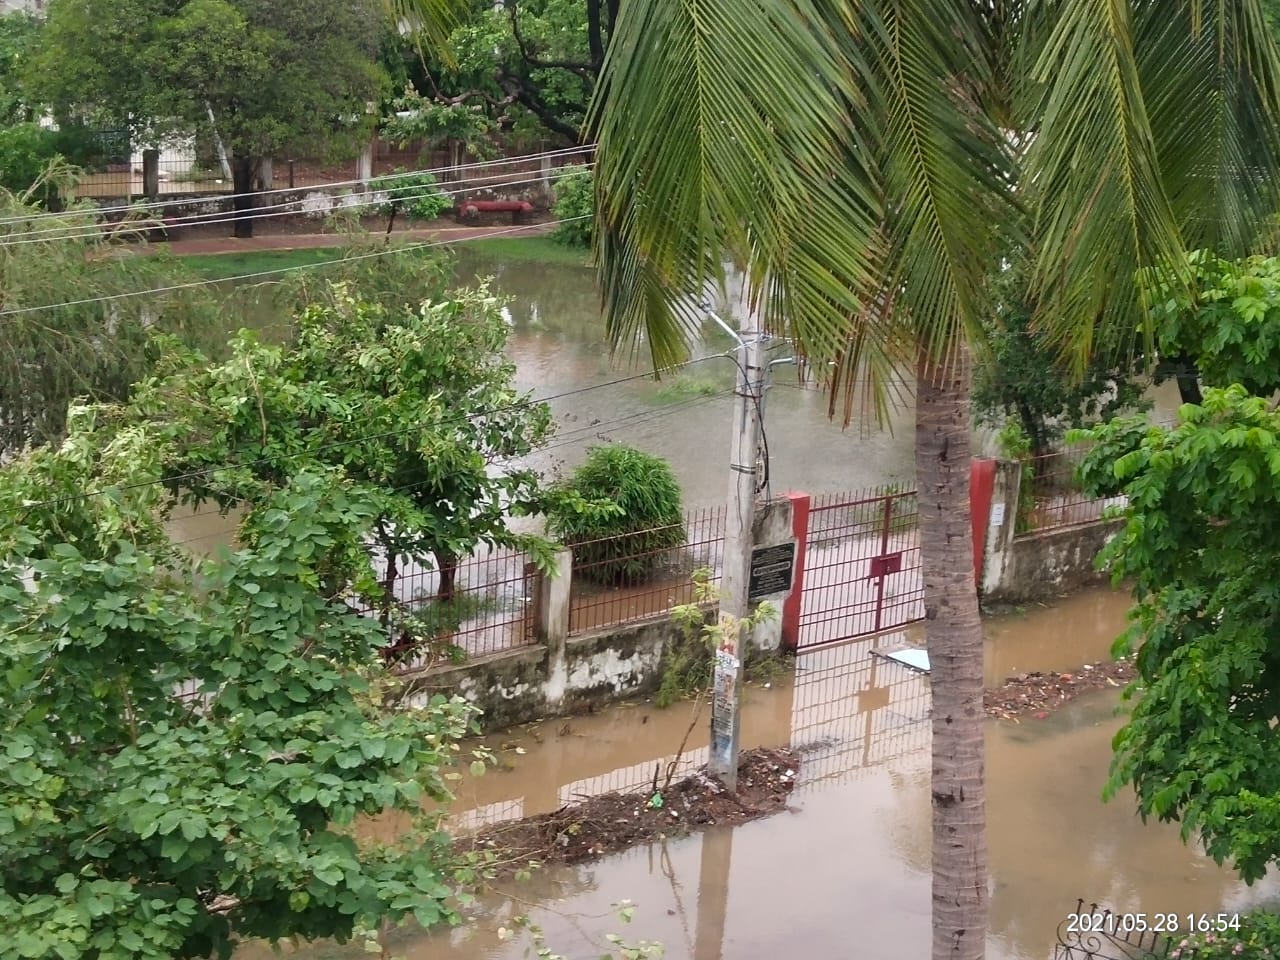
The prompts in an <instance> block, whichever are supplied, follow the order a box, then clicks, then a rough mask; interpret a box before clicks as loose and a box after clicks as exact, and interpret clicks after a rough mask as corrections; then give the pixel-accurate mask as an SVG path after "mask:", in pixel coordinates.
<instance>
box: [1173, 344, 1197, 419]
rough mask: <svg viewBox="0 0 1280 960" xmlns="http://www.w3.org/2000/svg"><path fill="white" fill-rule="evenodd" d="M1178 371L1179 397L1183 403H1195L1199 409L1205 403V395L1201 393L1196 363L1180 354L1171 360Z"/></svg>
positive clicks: (1185, 355)
mask: <svg viewBox="0 0 1280 960" xmlns="http://www.w3.org/2000/svg"><path fill="white" fill-rule="evenodd" d="M1171 362H1172V363H1173V365H1174V367H1175V368H1176V369H1177V371H1178V374H1177V377H1176V379H1177V381H1178V396H1179V397H1180V398H1181V399H1182V402H1183V403H1194V404H1195V405H1196V406H1197V407H1198V406H1200V404H1202V403H1204V395H1203V394H1202V393H1201V392H1200V371H1199V370H1197V369H1196V363H1195V361H1194V360H1192V359H1191V357H1189V356H1188V355H1187V354H1185V353H1180V354H1178V356H1176V357H1172V358H1171Z"/></svg>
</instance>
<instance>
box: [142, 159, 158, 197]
mask: <svg viewBox="0 0 1280 960" xmlns="http://www.w3.org/2000/svg"><path fill="white" fill-rule="evenodd" d="M142 195H143V196H144V197H146V198H147V199H148V200H157V199H159V197H160V151H159V150H156V149H154V148H152V149H148V150H143V151H142Z"/></svg>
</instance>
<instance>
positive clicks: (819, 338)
mask: <svg viewBox="0 0 1280 960" xmlns="http://www.w3.org/2000/svg"><path fill="white" fill-rule="evenodd" d="M1262 2H1264V0H846V2H843V3H834V2H830V0H629V2H628V3H624V4H622V5H621V10H620V14H619V17H618V20H617V23H616V26H615V30H614V33H613V35H612V37H611V38H610V49H609V53H608V59H607V63H606V67H605V71H604V75H603V77H602V78H601V83H600V86H599V88H598V92H597V98H596V102H595V105H594V110H593V116H592V118H591V119H592V123H591V127H592V131H593V134H594V139H595V140H596V142H597V147H598V150H597V156H596V178H597V224H596V237H595V244H596V249H595V254H596V258H597V261H598V265H599V274H600V279H601V286H602V293H603V296H604V304H605V308H606V315H607V322H608V329H609V333H610V335H611V337H612V338H613V340H614V341H615V343H618V344H625V343H632V344H637V343H641V342H643V343H645V344H646V345H647V347H648V349H649V351H650V353H651V355H652V359H653V362H654V364H655V367H659V368H660V367H663V366H665V365H666V364H668V363H670V362H672V361H674V360H678V359H679V358H680V357H681V356H683V355H684V351H685V347H686V344H687V342H688V341H689V339H690V338H691V336H692V335H693V334H694V332H695V330H696V328H697V326H698V325H699V323H700V321H701V317H700V316H699V315H697V314H696V311H695V310H694V309H693V308H692V306H691V305H692V304H693V303H694V302H696V299H697V298H696V297H691V296H690V294H691V293H699V292H701V291H702V290H704V289H705V287H706V284H707V283H708V282H715V283H719V282H722V281H723V279H724V274H725V272H726V269H727V268H728V267H729V266H732V267H733V268H735V269H738V270H742V271H744V272H745V273H746V275H747V276H748V277H749V279H750V286H751V293H752V296H753V297H754V298H755V299H756V300H757V302H759V303H760V305H761V306H762V308H763V312H764V315H765V317H766V322H767V323H768V325H769V326H770V328H771V329H772V331H773V332H776V333H781V334H784V335H786V336H788V337H790V338H792V340H793V341H794V342H795V344H796V346H797V348H798V349H799V350H801V351H802V352H803V353H804V354H805V355H807V356H808V357H809V358H810V359H811V360H815V361H818V362H817V363H814V364H812V367H813V368H814V369H818V370H825V371H827V373H826V374H825V386H826V387H827V389H828V390H829V391H830V396H831V411H832V413H833V414H835V413H836V412H837V411H840V410H843V412H844V417H845V421H846V423H847V422H848V420H849V418H850V414H851V412H852V411H853V410H854V409H855V406H856V404H857V403H859V402H861V403H864V404H866V405H869V406H870V407H871V408H873V409H875V410H876V411H877V412H880V413H882V412H883V411H884V409H885V404H886V402H887V400H888V399H890V398H891V397H892V395H893V386H894V384H895V382H896V381H897V380H898V378H900V377H901V375H902V371H903V369H904V368H905V369H907V370H908V371H912V372H913V373H914V378H913V379H914V383H915V405H916V479H917V483H918V486H919V502H920V537H921V550H922V555H923V557H922V559H923V565H924V571H925V609H926V627H925V636H926V641H927V644H928V649H929V655H930V661H931V664H932V674H933V698H934V700H933V702H934V709H933V783H932V796H933V931H934V947H933V956H934V957H935V958H937V960H941V958H944V957H945V958H950V960H961V958H964V960H969V958H977V957H981V956H982V955H983V952H984V941H985V933H986V920H987V876H986V842H985V814H984V792H983V716H984V713H983V705H982V633H981V624H980V621H979V617H978V602H977V596H976V590H975V583H974V569H973V551H972V542H971V541H972V537H971V531H970V518H969V499H968V480H969V411H968V367H967V364H968V356H969V353H970V351H971V350H982V349H983V348H984V344H983V342H982V339H981V332H982V320H983V318H984V317H985V316H988V315H990V313H991V311H992V309H993V307H992V304H991V302H990V301H991V295H990V289H989V284H988V279H989V278H990V277H991V276H992V273H993V271H995V270H997V269H999V262H1000V251H1001V250H1002V249H1004V248H1005V246H1004V245H1006V244H1008V243H1010V242H1013V243H1016V244H1019V245H1020V246H1021V247H1022V248H1024V249H1026V250H1028V251H1029V254H1030V256H1031V257H1032V258H1033V263H1034V265H1035V266H1034V269H1033V270H1032V277H1031V281H1030V283H1031V288H1032V289H1031V290H1030V291H1028V296H1029V300H1030V301H1031V302H1034V303H1037V304H1038V305H1039V322H1041V323H1043V324H1045V325H1046V326H1047V327H1048V328H1049V329H1051V330H1053V331H1055V332H1056V333H1057V334H1058V335H1059V337H1060V340H1061V343H1062V346H1063V349H1064V350H1066V351H1068V352H1069V353H1070V354H1071V355H1073V356H1074V357H1075V358H1077V359H1078V360H1079V361H1080V362H1081V363H1083V361H1084V359H1085V358H1087V356H1088V354H1089V351H1090V348H1091V345H1092V342H1093V339H1094V336H1095V334H1097V333H1098V332H1099V331H1106V332H1111V331H1109V330H1108V329H1107V328H1114V330H1115V332H1117V333H1119V334H1124V335H1131V334H1132V333H1133V332H1134V331H1135V330H1136V329H1138V328H1139V327H1142V326H1145V324H1144V323H1143V320H1144V318H1145V316H1146V311H1145V309H1144V306H1145V305H1144V304H1143V303H1142V302H1141V300H1140V298H1139V293H1138V291H1137V289H1136V286H1135V284H1134V283H1133V277H1134V274H1135V273H1136V271H1137V270H1139V269H1140V268H1144V267H1150V268H1153V269H1162V270H1165V271H1167V272H1168V273H1169V282H1171V283H1174V284H1178V283H1187V282H1189V281H1188V280H1187V272H1186V271H1185V269H1184V264H1185V251H1186V250H1188V249H1194V248H1197V247H1202V246H1207V247H1213V248H1215V249H1216V250H1218V251H1219V252H1221V253H1223V254H1224V255H1228V256H1230V255H1235V254H1237V253H1241V252H1244V251H1246V250H1248V249H1249V248H1250V245H1251V244H1252V243H1253V242H1254V241H1255V240H1256V238H1257V236H1258V232H1259V230H1260V228H1261V226H1262V224H1263V223H1264V222H1265V221H1266V220H1267V218H1269V216H1270V215H1271V214H1273V213H1275V212H1276V211H1277V210H1280V159H1278V158H1280V135H1278V133H1277V120H1278V119H1280V60H1278V58H1277V51H1276V49H1275V46H1274V43H1273V41H1272V39H1271V37H1270V36H1269V34H1268V32H1267V30H1266V25H1265V22H1264V19H1263V12H1262V9H1261V6H1260V4H1261V3H1262ZM1265 2H1271V0H1265ZM387 3H388V4H389V5H391V7H392V8H394V9H396V10H397V11H399V12H400V13H401V14H405V13H411V14H412V17H413V18H414V19H416V20H417V22H419V23H420V24H422V25H423V26H424V27H426V28H428V30H427V33H428V36H429V37H430V38H432V39H433V40H435V41H439V40H440V38H442V37H444V36H445V35H446V33H447V30H446V29H445V26H446V25H449V24H451V23H453V22H456V20H455V19H454V18H455V16H456V15H457V14H458V12H459V11H460V10H461V9H462V4H461V2H460V0H387ZM1120 339H1121V341H1123V337H1120ZM1148 340H1149V338H1148ZM1148 346H1149V344H1148ZM1146 355H1147V356H1151V351H1150V350H1149V349H1148V350H1147V351H1146Z"/></svg>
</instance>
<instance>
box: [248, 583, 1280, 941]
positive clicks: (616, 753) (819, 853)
mask: <svg viewBox="0 0 1280 960" xmlns="http://www.w3.org/2000/svg"><path fill="white" fill-rule="evenodd" d="M1125 609H1126V602H1125V598H1124V597H1123V596H1119V595H1116V594H1113V593H1111V592H1110V591H1108V590H1096V591H1090V592H1086V593H1082V594H1080V595H1078V596H1076V597H1073V598H1071V599H1070V600H1067V601H1065V602H1064V603H1062V604H1059V605H1057V606H1055V607H1053V608H1042V607H1035V608H1033V609H1031V610H1028V611H1027V612H1026V613H1025V614H1021V615H1017V616H1012V617H1008V618H1004V619H1001V620H998V621H994V622H990V623H988V625H987V635H988V645H987V662H988V675H989V677H990V678H992V679H1002V678H1003V677H1004V676H1006V675H1008V674H1009V673H1013V672H1022V671H1030V670H1037V669H1063V668H1069V667H1076V666H1078V665H1080V664H1081V663H1082V662H1085V661H1089V660H1095V659H1099V658H1101V657H1104V656H1105V655H1106V651H1107V649H1108V648H1109V646H1110V643H1111V640H1112V639H1113V637H1114V636H1115V634H1116V633H1118V632H1119V630H1120V629H1121V628H1122V627H1123V623H1124V611H1125ZM886 639H889V640H891V639H895V638H892V637H890V638H886ZM881 642H884V641H881ZM872 645H873V641H862V642H856V643H851V644H848V645H845V646H838V647H831V648H827V649H824V650H821V651H819V652H815V653H812V654H807V655H804V656H801V657H800V658H799V659H798V660H797V662H796V670H795V675H794V677H791V678H784V679H782V680H780V681H775V682H773V683H772V684H771V685H770V686H769V687H768V688H764V687H762V686H758V685H756V686H752V687H750V688H748V690H747V692H746V703H745V709H744V715H743V737H744V746H746V747H750V746H756V745H783V744H789V745H791V746H792V747H793V748H794V749H796V750H797V751H798V752H799V753H800V754H801V757H802V765H801V772H800V777H799V782H798V785H797V788H796V791H795V793H794V795H793V799H792V804H793V811H792V812H789V813H783V814H780V815H777V816H774V817H771V818H768V819H765V820H760V821H756V822H753V823H749V824H746V825H744V826H741V827H738V828H736V829H732V830H728V829H720V830H713V831H712V832H709V833H706V834H703V835H698V836H693V837H689V838H686V839H682V840H676V841H668V842H664V843H658V844H652V845H649V846H644V847H639V848H636V849H633V850H631V851H629V852H627V853H624V854H620V855H617V856H613V857H610V858H607V859H606V860H604V861H601V862H599V863H595V864H588V865H584V866H580V867H576V868H557V869H547V870H544V871H539V872H538V873H536V874H535V876H534V878H533V880H532V881H531V882H529V883H526V884H518V883H515V882H511V883H507V884H503V885H501V889H498V890H495V891H493V892H492V894H491V895H489V896H487V897H486V898H484V899H483V901H482V902H481V904H480V905H479V908H478V909H477V910H476V911H474V915H475V917H476V919H475V922H474V923H472V924H470V925H469V926H467V927H466V928H463V929H459V930H454V931H443V932H438V933H433V934H422V933H421V932H418V933H414V932H413V931H411V930H406V931H403V932H402V935H401V938H400V939H399V941H398V942H397V943H396V944H395V950H394V952H395V954H396V955H402V956H404V957H405V958H406V960H444V958H459V960H514V958H517V957H522V956H524V955H525V954H524V946H523V945H522V944H516V945H513V944H504V943H502V942H500V941H499V939H498V936H497V928H498V927H499V925H500V924H501V923H502V922H503V921H504V920H509V919H510V917H511V916H513V915H516V914H520V913H526V912H528V913H530V914H531V915H532V916H533V917H534V918H535V919H536V920H537V921H538V922H539V923H541V924H542V925H543V926H544V928H545V929H546V932H547V935H548V939H549V942H550V944H551V946H552V947H553V949H555V950H557V951H558V952H561V953H564V954H565V955H566V956H568V957H571V958H574V960H585V958H587V957H596V956H599V955H600V953H601V952H602V949H603V945H604V936H605V934H608V933H611V932H619V933H623V934H625V935H627V936H629V937H630V938H631V939H641V938H644V939H651V940H659V941H661V942H662V943H663V944H664V945H665V946H666V949H667V956H668V957H669V958H672V960H771V958H774V957H777V956H780V955H781V956H796V957H812V958H845V957H849V958H855V957H856V958H859V960H863V958H869V960H876V958H884V960H897V958H901V957H908V956H917V957H918V956H926V955H927V950H928V945H929V937H930V933H929V904H930V895H929V825H930V805H929V788H928V783H929V724H928V719H927V717H928V685H927V679H926V678H925V677H923V676H922V675H920V674H917V673H914V672H912V671H910V670H909V669H907V668H905V667H901V666H899V665H897V664H894V663H889V662H886V661H883V660H881V659H880V658H877V657H874V656H871V655H870V652H869V651H870V649H871V647H872ZM877 645H878V644H877ZM1117 701H1118V697H1117V695H1116V694H1114V693H1102V694H1096V695H1090V696H1086V697H1083V698H1081V699H1080V700H1078V701H1076V702H1074V703H1073V704H1070V705H1068V706H1067V707H1066V708H1064V709H1062V710H1061V711H1059V712H1057V713H1055V714H1052V715H1051V716H1049V717H1048V718H1047V719H1044V720H1036V719H1034V718H1028V719H1026V720H1024V722H1022V723H1021V724H1019V723H1015V722H1008V721H991V722H990V723H989V726H988V735H987V751H988V752H987V775H988V776H987V789H988V822H989V847H990V857H991V879H992V888H993V898H992V908H991V945H990V950H989V954H988V955H989V956H990V957H992V958H998V960H1046V958H1047V957H1048V956H1049V955H1050V953H1051V950H1052V945H1053V943H1054V942H1055V939H1056V938H1055V929H1056V928H1057V925H1058V923H1059V922H1060V921H1061V920H1062V919H1063V917H1064V916H1065V915H1066V914H1067V913H1068V912H1070V911H1071V910H1072V908H1073V907H1074V905H1075V902H1076V899H1077V898H1078V897H1084V898H1085V899H1086V900H1099V901H1103V902H1105V903H1107V904H1109V905H1110V906H1112V907H1114V908H1116V909H1118V910H1134V911H1146V912H1148V913H1154V912H1167V911H1176V912H1179V913H1185V912H1188V911H1195V912H1210V913H1216V912H1217V911H1218V910H1219V909H1223V910H1227V911H1236V910H1242V909H1245V908H1246V907H1248V906H1251V905H1253V904H1256V903H1259V902H1263V901H1269V900H1273V899H1275V898H1276V897H1277V895H1280V886H1277V884H1276V883H1274V882H1273V881H1272V880H1271V879H1268V880H1267V881H1264V882H1263V883H1260V884H1258V885H1257V886H1256V887H1255V888H1254V889H1252V890H1249V889H1247V888H1245V887H1244V886H1243V884H1241V883H1239V882H1238V881H1236V880H1235V878H1234V876H1233V875H1232V874H1231V873H1230V872H1229V871H1227V870H1222V869H1218V868H1217V867H1215V866H1214V865H1213V864H1212V863H1211V862H1209V861H1207V860H1206V859H1205V858H1204V857H1203V856H1202V855H1201V854H1200V853H1199V852H1198V851H1197V850H1196V849H1194V848H1188V847H1185V846H1183V845H1182V843H1181V842H1180V840H1179V838H1178V830H1177V827H1176V825H1160V824H1149V825H1145V826H1144V825H1142V824H1141V822H1140V821H1139V820H1138V819H1137V818H1136V816H1135V815H1134V813H1133V808H1132V804H1131V803H1130V801H1129V800H1128V799H1127V798H1125V797H1123V796H1122V797H1120V798H1117V800H1116V801H1114V802H1112V803H1110V804H1103V803H1102V801H1101V799H1100V794H1101V790H1102V786H1103V783H1104V781H1105V778H1106V774H1107V767H1108V763H1109V760H1110V738H1111V736H1112V734H1113V733H1114V731H1115V730H1116V729H1117V727H1118V726H1119V723H1120V721H1119V719H1118V718H1117V717H1116V716H1115V715H1114V708H1115V705H1116V703H1117ZM689 714H690V707H689V706H688V705H682V706H678V707H673V708H671V709H669V710H657V709H656V708H654V707H653V706H652V705H650V704H647V703H640V704H630V705H624V706H620V707H617V708H615V709H611V710H608V711H605V712H603V713H601V714H600V715H597V716H591V717H582V718H574V719H571V720H549V721H545V722H543V723H539V724H534V725H531V726H530V727H527V728H523V729H521V730H517V731H512V732H509V733H507V734H505V735H499V736H496V737H494V738H491V739H490V741H489V743H490V745H491V746H492V747H493V748H494V749H495V750H496V751H497V752H498V754H499V756H500V758H501V768H500V769H498V770H495V771H491V772H490V773H488V774H486V775H485V776H484V777H480V778H476V779H472V778H469V777H468V778H466V779H465V780H464V781H463V783H462V786H461V789H460V795H459V800H458V803H457V804H456V810H457V822H458V825H459V826H474V825H477V824H480V823H484V822H492V821H495V820H502V819H509V818H513V817H519V816H522V815H526V816H527V815H530V814H536V813H541V812H547V811H550V810H554V809H556V808H558V807H559V806H561V805H562V804H564V803H566V802H568V801H570V800H572V799H573V798H574V797H576V796H579V795H583V794H591V793H598V792H603V791H607V790H617V789H627V788H636V787H640V786H642V785H644V784H647V783H649V782H650V781H651V780H652V777H653V773H654V769H655V765H658V764H663V765H665V761H666V759H667V758H668V756H669V755H670V753H671V751H672V750H674V749H675V746H676V745H677V744H678V743H679V741H680V739H681V738H682V737H683V736H684V733H685V730H686V729H687V727H688V719H689ZM705 726H706V724H705V722H704V721H702V720H700V721H699V724H698V726H697V728H696V729H695V734H694V737H693V738H691V741H690V742H691V745H694V746H695V749H692V750H691V751H690V754H689V756H687V757H686V758H684V761H683V763H682V765H681V766H682V769H688V768H691V767H693V766H695V765H697V764H700V763H701V762H703V760H704V759H705V745H706V729H705ZM518 750H519V751H522V752H517V751H518ZM622 899H629V900H631V901H634V902H635V903H636V905H637V911H636V918H635V922H634V924H632V925H631V926H630V927H623V925H622V924H620V923H619V921H618V920H617V919H616V918H615V917H614V916H613V913H612V911H611V909H610V904H612V903H614V902H616V901H619V900H622ZM267 955H268V951H266V950H265V949H263V948H261V947H258V946H257V945H252V946H248V947H246V948H245V949H243V950H242V951H240V953H239V954H238V960H263V958H265V957H266V956H267ZM299 955H300V956H302V957H305V958H307V960H326V958H354V957H357V956H360V955H361V954H360V953H359V951H358V949H356V948H351V947H347V948H339V947H336V946H332V945H317V946H313V947H308V948H304V949H303V950H302V951H301V952H300V954H299Z"/></svg>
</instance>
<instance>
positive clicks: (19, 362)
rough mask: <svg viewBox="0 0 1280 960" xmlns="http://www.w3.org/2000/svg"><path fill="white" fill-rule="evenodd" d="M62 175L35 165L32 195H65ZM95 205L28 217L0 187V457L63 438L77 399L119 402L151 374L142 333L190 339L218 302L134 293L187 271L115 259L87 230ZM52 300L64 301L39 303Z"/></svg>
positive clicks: (206, 324) (191, 292)
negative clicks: (48, 189) (49, 189)
mask: <svg viewBox="0 0 1280 960" xmlns="http://www.w3.org/2000/svg"><path fill="white" fill-rule="evenodd" d="M0 140H3V134H2V133H0ZM63 172H65V171H62V170H60V168H59V167H57V166H56V165H55V167H53V168H51V169H48V168H47V169H46V170H45V171H42V173H41V177H42V178H43V179H38V180H37V182H36V183H35V184H34V185H33V192H36V193H39V192H41V191H42V190H43V189H44V183H45V181H49V182H52V183H53V184H54V185H55V189H57V190H59V191H61V192H64V193H65V192H67V191H69V190H70V183H72V182H74V178H70V179H67V178H63V177H62V173H63ZM92 209H93V208H92V207H90V206H88V205H87V204H84V203H79V204H72V205H71V206H69V207H68V209H67V210H66V211H65V212H64V213H63V214H61V215H59V216H56V217H42V218H41V219H28V218H35V217H36V216H37V214H40V213H43V211H41V210H40V209H39V208H37V207H35V206H33V205H32V203H31V202H30V196H29V195H28V196H27V197H26V198H24V197H21V196H14V195H13V194H10V193H8V192H6V191H3V190H0V289H2V290H3V291H4V293H3V297H2V298H0V303H2V304H3V309H4V310H5V311H11V312H10V313H8V315H6V316H4V317H3V318H0V459H3V457H4V456H6V455H11V454H12V453H14V452H15V451H16V450H18V449H21V448H22V447H23V446H25V445H26V444H28V443H31V444H41V443H46V442H50V441H56V440H58V439H60V438H61V437H62V435H63V431H64V429H65V425H66V414H67V405H68V404H69V403H70V402H71V401H72V400H74V399H75V398H77V397H85V398H88V399H90V400H94V401H101V402H106V401H120V400H124V399H125V397H126V396H127V395H128V391H129V386H130V384H132V383H133V382H134V381H136V380H139V379H141V378H142V377H144V376H145V375H146V374H147V372H148V371H149V370H150V363H151V360H152V359H153V358H152V357H149V355H148V353H147V338H148V336H149V335H151V334H156V333H165V334H170V335H173V336H177V337H179V338H181V340H182V341H183V342H186V343H192V344H195V343H200V342H202V340H203V339H205V338H207V336H208V332H209V330H211V329H212V328H213V327H214V320H215V318H216V309H215V304H214V302H213V300H212V299H211V298H210V297H209V296H208V295H207V294H206V293H205V292H203V291H201V290H198V289H187V290H170V291H169V292H167V293H161V294H154V295H148V296H134V295H133V294H136V293H137V292H138V291H145V290H148V289H154V288H159V287H170V286H173V285H175V284H181V283H183V282H184V281H185V280H187V279H188V276H187V274H186V273H185V272H184V271H183V270H182V269H181V268H180V267H179V266H178V265H177V264H176V263H174V262H173V261H171V260H168V259H166V258H161V257H155V258H153V257H120V256H118V255H116V254H115V253H114V252H113V251H112V249H111V246H110V243H109V240H108V238H107V237H106V236H104V235H103V234H101V233H98V232H97V231H96V230H95V229H93V224H94V219H93V217H92ZM86 224H88V225H89V226H90V229H86ZM36 231H40V232H39V233H37V232H36ZM122 232H125V233H127V224H126V227H125V228H124V230H123V231H122ZM103 298H112V299H103ZM50 303H61V304H65V306H59V307H57V308H55V309H43V307H45V306H46V305H48V304H50Z"/></svg>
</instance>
